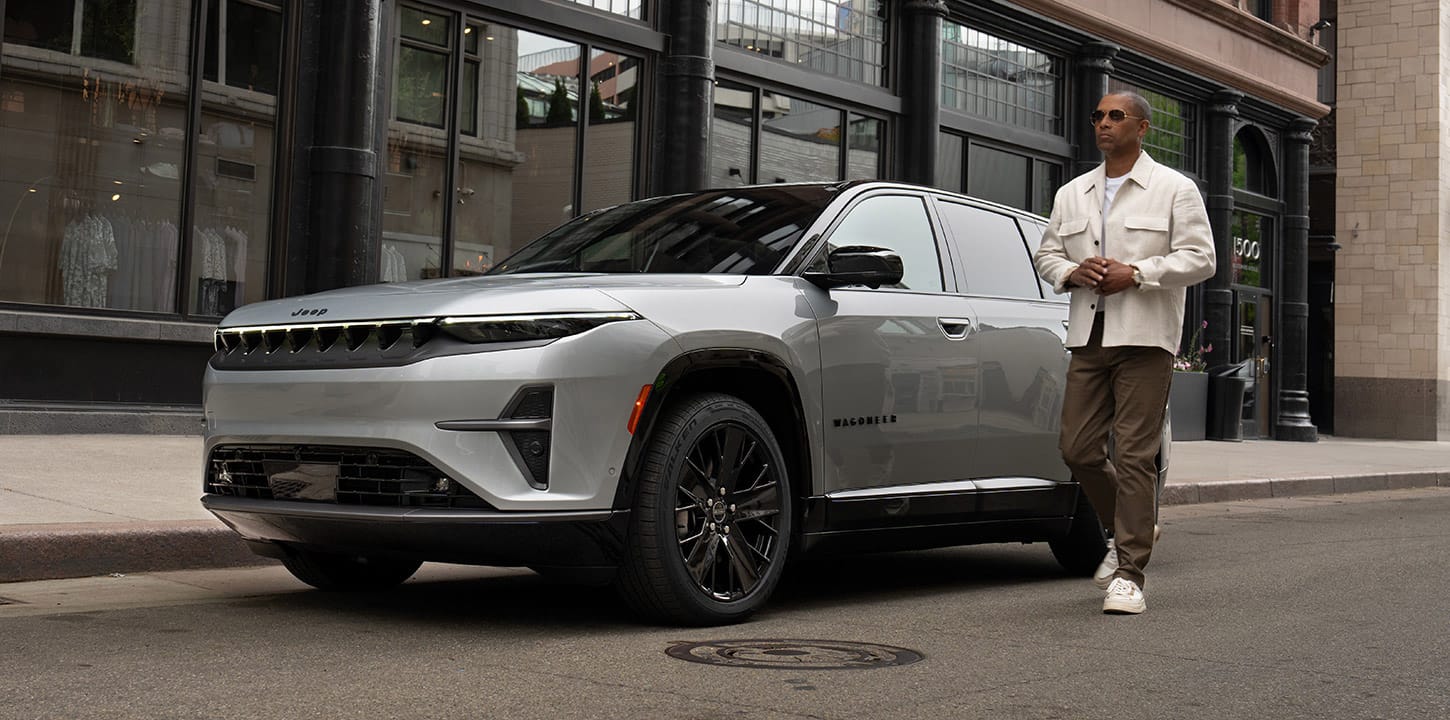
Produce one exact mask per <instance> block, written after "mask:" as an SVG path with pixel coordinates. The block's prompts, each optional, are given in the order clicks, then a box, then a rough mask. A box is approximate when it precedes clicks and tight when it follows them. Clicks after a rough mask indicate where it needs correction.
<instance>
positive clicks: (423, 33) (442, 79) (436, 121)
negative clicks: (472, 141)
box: [393, 5, 453, 128]
mask: <svg viewBox="0 0 1450 720" xmlns="http://www.w3.org/2000/svg"><path fill="white" fill-rule="evenodd" d="M401 15H402V24H401V26H400V28H399V34H400V35H401V36H402V39H401V40H400V41H399V43H398V70H397V73H396V79H395V80H394V89H393V92H394V93H395V95H396V99H395V100H394V107H395V108H396V110H395V113H394V114H395V115H396V116H397V118H398V119H399V120H404V121H407V122H411V123H417V124H419V125H427V126H429V127H435V128H441V127H443V119H444V118H443V116H444V114H445V113H446V112H447V109H448V55H449V53H450V52H451V51H452V49H453V43H452V36H451V35H450V34H449V32H448V27H449V20H450V18H449V17H448V16H446V15H439V14H437V13H430V12H424V11H422V10H418V9H415V8H411V7H408V6H406V5H404V6H402V8H401Z"/></svg>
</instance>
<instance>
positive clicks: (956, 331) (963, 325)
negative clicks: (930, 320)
mask: <svg viewBox="0 0 1450 720" xmlns="http://www.w3.org/2000/svg"><path fill="white" fill-rule="evenodd" d="M936 321H937V324H939V325H941V331H942V332H944V333H946V336H947V337H948V338H950V339H952V340H961V339H963V338H965V337H966V336H967V335H968V334H970V333H971V332H972V321H971V320H968V319H967V318H951V317H944V318H937V319H936Z"/></svg>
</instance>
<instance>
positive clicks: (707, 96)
mask: <svg viewBox="0 0 1450 720" xmlns="http://www.w3.org/2000/svg"><path fill="white" fill-rule="evenodd" d="M713 5H714V3H713V2H711V0H672V1H671V2H667V3H660V5H659V7H660V11H661V20H662V21H663V22H661V24H660V27H661V28H662V29H663V30H664V31H665V32H666V33H668V34H669V36H670V42H669V48H668V49H667V50H666V51H665V55H664V57H663V58H662V59H661V60H660V63H661V68H660V78H661V82H660V95H659V98H660V102H659V112H658V113H657V115H656V117H658V118H660V125H661V129H662V132H661V139H660V145H659V147H658V150H659V153H658V155H657V157H658V158H659V162H657V163H656V166H657V167H658V168H659V182H658V185H657V187H656V188H655V194H661V195H663V194H669V193H677V192H689V191H691V190H701V189H703V188H705V187H708V186H709V184H710V125H711V118H712V113H713V109H714V108H713V105H714V98H715V60H714V56H713V53H714V49H715V18H714V11H713V9H712V6H713Z"/></svg>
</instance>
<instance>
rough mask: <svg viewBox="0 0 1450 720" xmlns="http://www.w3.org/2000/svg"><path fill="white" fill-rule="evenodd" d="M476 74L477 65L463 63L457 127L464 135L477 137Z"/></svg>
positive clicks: (469, 62) (470, 62)
mask: <svg viewBox="0 0 1450 720" xmlns="http://www.w3.org/2000/svg"><path fill="white" fill-rule="evenodd" d="M478 73H479V64H478V63H477V62H474V61H472V60H467V61H465V62H464V63H463V88H462V92H460V93H459V94H458V126H459V132H461V133H463V134H464V135H474V136H477V135H478Z"/></svg>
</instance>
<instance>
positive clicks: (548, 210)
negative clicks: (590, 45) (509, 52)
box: [495, 30, 587, 256]
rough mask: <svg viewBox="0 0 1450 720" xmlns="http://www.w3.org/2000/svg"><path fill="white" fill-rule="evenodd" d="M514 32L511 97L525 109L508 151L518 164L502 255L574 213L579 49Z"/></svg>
mask: <svg viewBox="0 0 1450 720" xmlns="http://www.w3.org/2000/svg"><path fill="white" fill-rule="evenodd" d="M514 32H515V33H516V34H517V38H518V41H517V55H516V58H515V59H514V62H515V63H516V64H517V68H518V72H517V73H516V76H515V78H514V79H515V81H516V83H517V91H516V95H518V96H519V97H523V98H524V101H525V103H527V105H528V107H529V108H530V110H529V114H528V116H527V117H520V118H518V119H519V121H520V122H519V126H518V136H517V140H516V141H515V145H514V149H515V150H516V151H517V152H518V153H520V157H521V158H522V164H521V165H519V166H518V167H516V168H514V169H513V171H512V180H511V184H512V191H511V193H510V194H511V196H512V197H513V198H514V199H515V202H514V208H513V218H512V222H511V223H510V225H509V227H510V233H509V237H508V238H506V239H505V243H506V245H507V247H498V248H495V250H496V251H498V252H500V253H502V254H506V253H507V252H511V251H512V250H513V249H514V248H518V247H522V246H523V245H525V244H526V243H528V242H530V241H532V240H533V239H534V238H537V237H539V236H540V235H543V234H544V233H546V232H548V231H550V230H552V229H554V228H556V227H558V226H559V225H561V224H563V223H564V222H566V221H568V220H570V219H571V218H573V217H574V216H575V215H578V214H579V213H578V212H577V211H576V208H575V207H574V163H575V153H576V152H577V150H578V148H577V147H576V145H577V143H578V132H579V129H578V128H579V112H580V111H579V108H580V92H579V70H580V65H581V64H582V63H581V60H582V55H583V51H582V49H581V48H580V47H579V45H578V44H576V43H572V42H568V41H566V40H560V39H558V38H553V37H549V36H546V35H538V34H535V33H531V32H526V31H524V30H515V31H514ZM586 97H587V96H586ZM586 102H587V100H586ZM523 107H524V104H523V103H520V104H519V105H518V109H519V110H522V108H523ZM539 109H542V113H540V112H537V110H539ZM500 256H501V255H500Z"/></svg>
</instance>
